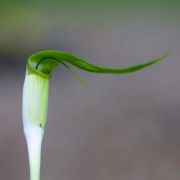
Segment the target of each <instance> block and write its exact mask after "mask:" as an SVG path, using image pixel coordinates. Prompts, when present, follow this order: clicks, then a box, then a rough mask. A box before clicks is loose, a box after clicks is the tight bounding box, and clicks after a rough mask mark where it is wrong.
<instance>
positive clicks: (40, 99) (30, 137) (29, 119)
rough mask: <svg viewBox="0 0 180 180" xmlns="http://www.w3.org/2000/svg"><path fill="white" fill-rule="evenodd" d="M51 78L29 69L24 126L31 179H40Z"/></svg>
mask: <svg viewBox="0 0 180 180" xmlns="http://www.w3.org/2000/svg"><path fill="white" fill-rule="evenodd" d="M48 89H49V79H48V78H47V77H43V76H41V75H39V74H35V73H33V72H32V71H31V70H28V69H27V72H26V77H25V82H24V88H23V126H24V134H25V138H26V142H27V148H28V154H29V164H30V176H31V180H40V165H41V144H42V139H43V134H44V128H45V124H46V118H47V107H48Z"/></svg>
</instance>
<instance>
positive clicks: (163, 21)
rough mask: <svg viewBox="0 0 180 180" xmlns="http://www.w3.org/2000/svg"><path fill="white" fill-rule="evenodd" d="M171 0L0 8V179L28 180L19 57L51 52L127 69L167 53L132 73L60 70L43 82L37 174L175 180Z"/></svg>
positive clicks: (178, 25) (179, 149) (178, 102)
mask: <svg viewBox="0 0 180 180" xmlns="http://www.w3.org/2000/svg"><path fill="white" fill-rule="evenodd" d="M179 17H180V3H179V1H178V0H163V1H160V0H157V1H155V0H152V1H147V0H144V1H142V0H134V1H133V0H131V1H130V0H126V1H125V0H117V1H116V0H104V1H95V0H91V1H90V0H86V1H83V0H76V1H73V0H66V1H57V0H51V1H48V0H46V1H35V0H32V1H26V2H25V1H15V2H14V1H13V2H11V1H9V0H6V1H5V2H1V7H0V62H1V65H0V82H1V83H0V84H1V85H0V179H3V180H11V179H12V180H25V179H28V178H29V167H28V159H27V150H26V144H25V140H24V136H23V132H22V123H21V121H22V120H21V94H22V86H23V80H24V73H25V63H26V60H27V57H28V56H29V55H30V54H32V53H34V52H36V51H39V50H43V49H59V50H64V51H68V52H71V53H74V54H76V55H78V56H80V57H82V58H85V59H87V60H89V61H90V62H92V63H96V64H99V65H104V66H111V67H115V66H128V65H132V64H135V63H139V62H144V61H145V60H148V59H151V58H154V57H157V56H159V55H161V54H162V53H164V52H165V51H167V50H168V49H170V48H171V49H172V52H171V55H170V56H169V58H168V59H167V60H165V61H163V62H161V63H159V64H157V65H154V66H153V67H151V68H148V69H145V70H143V71H141V72H138V73H135V74H130V75H119V76H118V75H117V76H116V75H98V74H90V73H86V72H82V71H80V70H77V69H74V70H75V71H76V72H77V73H79V75H81V76H82V77H84V78H85V79H86V81H87V84H88V87H84V86H82V85H81V84H80V83H79V82H78V81H77V80H76V79H75V78H74V77H72V76H71V74H69V72H68V71H67V70H66V69H65V68H63V67H60V68H58V69H57V70H56V71H55V73H54V76H53V78H52V80H51V88H50V98H49V115H48V126H47V129H46V134H45V138H44V142H43V154H42V175H41V177H42V180H55V179H61V180H152V179H153V180H179V179H180V171H179V169H180V119H179V117H180V83H179V81H180V70H179V69H180V61H179V55H180V53H179V49H180V21H179Z"/></svg>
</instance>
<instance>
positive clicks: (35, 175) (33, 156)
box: [24, 127, 44, 180]
mask: <svg viewBox="0 0 180 180" xmlns="http://www.w3.org/2000/svg"><path fill="white" fill-rule="evenodd" d="M24 133H25V138H26V142H27V148H28V154H29V165H30V177H31V180H40V169H41V168H40V167H41V144H42V139H43V134H44V131H43V130H42V129H41V128H39V127H27V128H26V129H25V131H24Z"/></svg>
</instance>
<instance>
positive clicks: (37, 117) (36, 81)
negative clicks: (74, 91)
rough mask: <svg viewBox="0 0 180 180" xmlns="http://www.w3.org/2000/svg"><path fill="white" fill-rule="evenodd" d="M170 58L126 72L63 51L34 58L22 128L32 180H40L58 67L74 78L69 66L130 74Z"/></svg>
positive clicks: (27, 81)
mask: <svg viewBox="0 0 180 180" xmlns="http://www.w3.org/2000/svg"><path fill="white" fill-rule="evenodd" d="M167 56H168V53H165V54H164V55H162V56H160V57H158V58H155V59H152V60H150V61H148V62H145V63H142V64H137V65H134V66H131V67H127V68H106V67H101V66H97V65H94V64H90V63H88V62H86V61H85V60H82V59H80V58H78V57H76V56H74V55H71V54H69V53H66V52H62V51H55V50H45V51H40V52H38V53H35V54H33V55H31V56H30V57H29V59H28V62H27V68H26V77H25V82H24V88H23V125H24V134H25V138H26V141H27V146H28V153H29V163H30V175H31V180H39V179H40V159H41V143H42V139H43V134H44V129H45V126H46V119H47V109H48V90H49V78H50V77H51V73H52V71H53V69H54V68H55V67H56V66H58V65H64V66H65V67H66V68H68V69H69V70H70V72H72V73H73V74H74V75H75V76H77V75H76V74H75V73H74V72H73V71H72V70H71V69H70V67H69V66H68V65H67V64H71V65H74V66H76V67H77V68H80V69H82V70H85V71H89V72H93V73H106V74H108V73H109V74H125V73H127V74H128V73H132V72H135V71H139V70H141V69H143V68H145V67H148V66H150V65H153V64H155V63H157V62H159V61H161V60H163V59H165V58H166V57H167ZM78 78H79V77H78Z"/></svg>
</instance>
